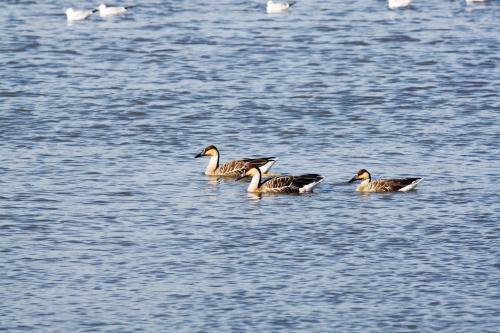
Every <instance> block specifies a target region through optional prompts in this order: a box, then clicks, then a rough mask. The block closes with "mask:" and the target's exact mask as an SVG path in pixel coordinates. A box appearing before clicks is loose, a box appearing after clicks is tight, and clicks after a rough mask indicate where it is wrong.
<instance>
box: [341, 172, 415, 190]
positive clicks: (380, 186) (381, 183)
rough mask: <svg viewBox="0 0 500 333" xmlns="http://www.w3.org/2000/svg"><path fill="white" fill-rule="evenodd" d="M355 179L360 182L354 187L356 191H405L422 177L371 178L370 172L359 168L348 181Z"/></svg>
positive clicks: (413, 186)
mask: <svg viewBox="0 0 500 333" xmlns="http://www.w3.org/2000/svg"><path fill="white" fill-rule="evenodd" d="M356 180H361V184H359V185H358V186H357V187H356V191H358V192H407V191H411V190H414V189H415V187H416V186H417V185H418V183H419V182H420V181H421V180H422V178H418V177H413V178H401V179H377V180H372V178H371V175H370V173H369V172H368V171H366V170H365V169H361V170H359V171H358V172H357V173H356V175H355V176H354V177H353V178H352V179H351V180H350V181H349V182H353V181H356Z"/></svg>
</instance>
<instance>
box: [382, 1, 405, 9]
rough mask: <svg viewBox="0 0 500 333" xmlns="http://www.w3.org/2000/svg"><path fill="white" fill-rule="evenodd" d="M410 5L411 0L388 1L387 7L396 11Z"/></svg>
mask: <svg viewBox="0 0 500 333" xmlns="http://www.w3.org/2000/svg"><path fill="white" fill-rule="evenodd" d="M410 3H411V0H388V1H387V6H388V7H389V9H397V8H404V7H408V6H409V5H410Z"/></svg>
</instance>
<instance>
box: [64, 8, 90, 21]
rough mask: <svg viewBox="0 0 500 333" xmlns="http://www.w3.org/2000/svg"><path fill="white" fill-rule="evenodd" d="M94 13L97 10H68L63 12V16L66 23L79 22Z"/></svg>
mask: <svg viewBox="0 0 500 333" xmlns="http://www.w3.org/2000/svg"><path fill="white" fill-rule="evenodd" d="M95 12H97V9H94V10H81V9H73V8H68V9H66V10H65V11H64V14H66V19H67V20H68V21H81V20H85V19H86V18H88V17H89V16H90V15H92V13H95Z"/></svg>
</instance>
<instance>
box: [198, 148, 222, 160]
mask: <svg viewBox="0 0 500 333" xmlns="http://www.w3.org/2000/svg"><path fill="white" fill-rule="evenodd" d="M218 154H219V151H218V150H217V148H216V147H215V146H214V145H210V146H206V147H205V148H203V150H202V151H201V153H199V154H198V155H196V156H195V157H194V158H198V157H203V156H217V155H218Z"/></svg>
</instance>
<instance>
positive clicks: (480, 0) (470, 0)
mask: <svg viewBox="0 0 500 333" xmlns="http://www.w3.org/2000/svg"><path fill="white" fill-rule="evenodd" d="M465 2H466V3H467V4H471V3H485V2H486V0H465Z"/></svg>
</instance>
